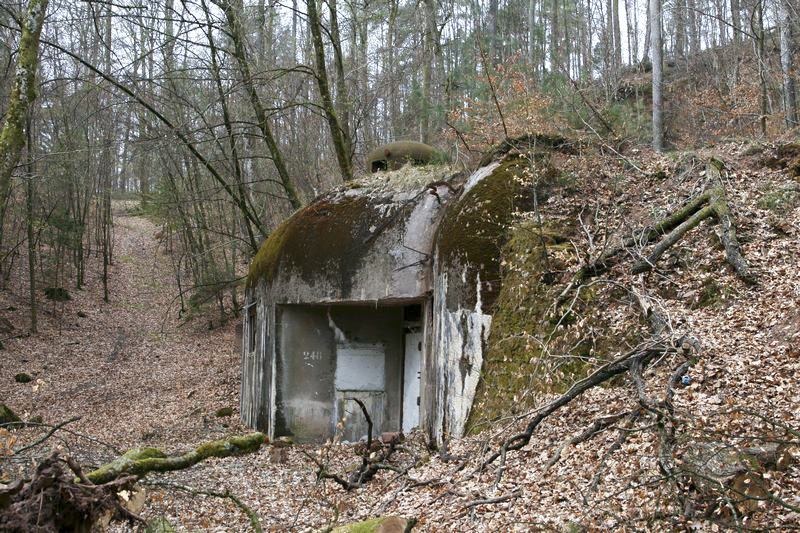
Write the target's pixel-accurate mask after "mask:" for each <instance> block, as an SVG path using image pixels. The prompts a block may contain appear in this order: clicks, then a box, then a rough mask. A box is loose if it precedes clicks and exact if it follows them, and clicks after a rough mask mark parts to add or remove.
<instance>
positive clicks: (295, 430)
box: [275, 303, 424, 441]
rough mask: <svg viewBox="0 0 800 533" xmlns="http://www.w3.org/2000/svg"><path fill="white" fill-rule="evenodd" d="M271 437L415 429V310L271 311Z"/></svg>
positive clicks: (418, 320)
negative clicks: (273, 333) (273, 355)
mask: <svg viewBox="0 0 800 533" xmlns="http://www.w3.org/2000/svg"><path fill="white" fill-rule="evenodd" d="M276 319H277V324H276V325H277V333H278V335H277V338H276V346H275V348H276V350H275V352H276V394H275V411H276V413H275V415H276V416H275V420H276V425H275V434H276V435H291V436H293V437H294V438H296V439H298V440H317V439H324V438H330V437H332V436H334V435H337V436H341V438H342V440H345V441H357V440H361V439H364V438H366V436H367V432H368V424H367V422H366V419H365V417H364V415H363V413H362V411H361V408H360V407H359V405H358V403H357V402H355V401H354V400H353V399H356V398H357V399H359V400H361V401H362V402H363V403H364V405H365V407H366V408H367V410H368V412H369V415H370V418H371V419H372V423H373V429H372V432H373V436H375V437H377V436H379V435H380V433H382V432H386V431H399V430H401V429H402V430H403V431H409V430H411V429H413V428H414V427H416V426H417V425H419V395H420V380H421V368H422V359H423V347H424V342H423V332H422V306H421V305H420V304H418V303H412V304H409V305H396V306H395V305H393V306H378V307H375V306H361V305H342V304H340V305H324V306H323V305H281V306H278V308H277V313H276Z"/></svg>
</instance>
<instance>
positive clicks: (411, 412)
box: [403, 333, 422, 432]
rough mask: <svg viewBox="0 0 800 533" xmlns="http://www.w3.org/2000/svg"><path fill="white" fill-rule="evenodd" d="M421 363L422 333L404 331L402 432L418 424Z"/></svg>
mask: <svg viewBox="0 0 800 533" xmlns="http://www.w3.org/2000/svg"><path fill="white" fill-rule="evenodd" d="M421 365H422V333H406V353H405V368H404V370H403V432H408V431H411V430H412V429H414V428H415V427H417V426H418V425H419V384H420V372H421Z"/></svg>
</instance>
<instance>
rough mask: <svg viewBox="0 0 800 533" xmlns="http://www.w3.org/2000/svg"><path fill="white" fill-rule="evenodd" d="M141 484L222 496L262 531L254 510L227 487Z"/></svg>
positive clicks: (153, 482)
mask: <svg viewBox="0 0 800 533" xmlns="http://www.w3.org/2000/svg"><path fill="white" fill-rule="evenodd" d="M143 484H144V485H147V486H149V487H158V488H162V489H171V490H180V491H183V492H186V493H189V494H191V495H192V496H211V497H213V498H222V499H227V500H231V501H232V502H233V503H234V504H235V505H236V507H238V508H239V509H240V510H241V511H242V512H243V513H244V514H245V515H246V516H247V519H248V520H249V521H250V526H251V527H252V528H253V531H255V532H256V533H261V532H262V531H263V529H262V527H261V519H260V518H259V517H258V514H257V513H256V512H255V511H253V510H252V509H251V508H250V507H249V506H247V505H246V504H245V503H244V502H243V501H242V500H241V499H240V498H239V497H238V496H236V495H235V494H233V493H232V492H231V491H229V490H228V489H225V490H224V491H218V490H210V489H198V488H195V487H190V486H189V485H182V484H180V483H171V482H168V481H144V482H143Z"/></svg>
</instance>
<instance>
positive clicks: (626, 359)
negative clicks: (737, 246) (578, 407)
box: [473, 340, 677, 473]
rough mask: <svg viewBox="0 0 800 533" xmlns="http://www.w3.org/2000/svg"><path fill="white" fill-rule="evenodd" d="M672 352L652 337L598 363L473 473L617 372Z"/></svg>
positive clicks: (522, 442)
mask: <svg viewBox="0 0 800 533" xmlns="http://www.w3.org/2000/svg"><path fill="white" fill-rule="evenodd" d="M674 352H677V348H676V346H673V345H671V344H667V343H666V342H664V341H663V340H655V341H653V342H651V343H648V344H646V345H644V346H641V347H637V348H636V349H634V350H632V351H630V352H628V353H626V354H625V355H623V356H621V357H619V358H617V359H615V360H614V361H611V362H609V363H606V364H605V365H603V366H601V367H600V368H598V369H597V370H595V371H594V372H592V373H591V374H590V375H588V376H587V377H585V378H583V379H582V380H580V381H578V382H577V383H575V384H574V385H572V387H570V389H569V390H568V391H567V392H565V393H564V394H562V395H561V396H559V397H558V398H557V399H555V400H553V401H552V402H551V403H550V404H548V405H547V406H545V407H544V408H543V409H542V410H541V411H540V412H539V414H537V415H536V416H535V417H533V419H531V421H530V422H528V425H527V427H526V428H525V431H523V432H522V433H518V434H516V435H513V436H511V437H509V438H508V439H506V440H505V442H503V444H502V445H501V447H500V450H497V451H494V452H493V453H492V454H491V455H489V457H488V458H487V459H486V460H485V461H484V462H483V463H481V465H480V466H479V467H478V468H477V469H476V470H475V472H473V473H477V472H480V471H482V470H483V469H484V468H486V467H487V466H489V465H490V464H492V463H493V462H494V461H496V460H497V458H498V457H500V456H501V455H505V453H506V452H508V451H512V450H519V449H520V448H522V447H523V446H525V445H526V444H528V443H529V442H530V440H531V437H532V436H533V433H534V432H535V431H536V428H537V427H539V424H541V423H542V422H543V421H544V420H545V419H546V418H547V417H548V416H550V415H551V414H553V413H555V412H556V411H558V410H559V409H560V408H562V407H564V406H565V405H567V404H568V403H570V402H571V401H572V400H574V399H575V398H577V397H578V396H580V395H581V394H583V393H584V392H586V391H587V390H589V389H591V388H592V387H595V386H596V385H599V384H601V383H603V382H605V381H608V380H609V379H611V378H613V377H614V376H618V375H619V374H622V373H624V372H627V371H628V370H629V369H630V368H631V366H632V365H634V364H637V365H641V366H642V367H644V366H646V365H647V364H648V363H649V362H650V361H652V360H653V359H654V358H655V357H657V356H661V355H664V354H667V353H674Z"/></svg>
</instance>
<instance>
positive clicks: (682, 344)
mask: <svg viewBox="0 0 800 533" xmlns="http://www.w3.org/2000/svg"><path fill="white" fill-rule="evenodd" d="M798 155H800V151H797V152H794V151H792V150H791V149H786V148H783V149H777V148H776V147H773V146H768V145H757V144H752V143H744V142H743V143H729V144H726V145H719V146H714V147H710V148H707V149H704V150H701V151H698V152H697V153H694V154H674V155H670V156H658V155H655V154H652V153H649V152H648V151H640V150H635V149H632V150H629V151H628V152H626V153H624V154H618V153H615V152H614V151H611V150H609V149H608V147H604V146H602V145H600V146H598V145H594V144H584V145H581V148H580V150H579V151H578V152H577V153H576V155H574V156H570V157H566V156H563V155H560V154H554V155H553V156H552V157H551V158H549V159H547V160H546V161H545V160H543V161H537V162H536V164H537V165H539V166H538V167H537V168H536V171H535V172H533V173H531V174H530V176H529V178H530V179H531V180H534V181H535V180H536V179H538V178H537V176H540V175H542V173H541V172H540V171H542V172H544V173H545V174H547V175H548V176H550V177H551V178H552V179H551V182H552V186H551V187H550V188H549V189H548V195H547V196H546V197H542V198H541V203H538V204H537V205H536V206H535V209H534V208H529V210H528V211H527V213H522V214H520V217H519V218H518V220H517V221H516V223H515V225H514V228H513V229H512V233H511V240H510V241H509V244H508V245H507V246H506V247H505V248H504V260H503V264H502V268H503V277H504V278H503V279H504V287H503V291H504V294H503V296H502V297H501V298H500V300H499V303H498V305H500V306H502V307H501V308H498V309H497V310H496V312H497V316H498V317H505V318H502V319H498V321H497V322H496V325H497V327H496V328H495V332H494V333H493V338H492V339H491V341H490V342H491V343H492V346H491V349H492V350H493V353H494V354H495V355H494V357H495V360H494V363H493V367H492V368H494V369H497V368H500V369H504V370H502V371H497V372H494V373H492V372H491V371H488V370H487V372H486V375H485V377H484V380H485V384H486V389H487V390H490V391H492V394H484V396H483V400H481V403H480V404H479V406H478V408H477V409H476V411H475V413H474V416H473V420H472V422H473V424H474V427H475V433H474V434H472V435H470V436H468V437H466V438H463V439H453V440H451V441H450V442H449V443H448V447H447V449H446V450H438V451H430V450H428V449H427V448H426V446H425V443H424V442H422V440H423V439H422V437H421V436H419V435H415V436H411V438H409V439H408V440H407V441H406V442H405V443H404V444H403V447H402V449H401V450H400V451H399V452H398V453H397V454H396V455H395V459H394V463H393V466H394V467H395V468H396V471H390V470H387V471H383V472H381V473H379V474H378V475H377V476H376V478H375V479H374V480H372V481H371V482H369V483H367V484H366V485H365V486H364V487H363V488H361V489H357V490H354V491H351V492H345V491H344V490H342V489H341V488H340V487H339V486H338V485H337V484H336V483H334V482H332V481H327V480H326V481H319V480H318V479H317V475H316V474H317V471H318V465H317V462H319V463H321V464H324V465H325V466H326V468H327V470H328V471H330V472H336V473H344V472H346V471H348V470H349V469H352V468H354V467H355V466H357V464H358V463H359V462H360V459H359V458H358V457H357V456H356V451H357V449H354V447H353V446H349V445H339V444H328V445H325V446H316V447H315V446H312V445H302V446H300V445H297V446H293V447H291V448H289V449H288V451H287V452H285V453H278V452H276V451H275V449H273V448H269V447H266V448H264V449H262V450H261V451H260V452H258V453H256V454H253V455H247V456H243V457H234V458H226V459H212V460H210V461H208V462H206V463H202V464H200V465H197V466H196V467H194V468H192V469H190V470H187V471H183V472H178V473H173V474H169V475H164V476H163V477H161V478H160V479H162V480H164V481H169V482H178V483H181V484H187V485H192V486H195V487H205V488H209V489H213V490H216V491H225V490H229V491H230V492H232V493H234V494H236V495H238V496H239V498H241V500H242V501H243V502H244V503H245V504H246V505H248V506H249V507H250V508H251V509H253V510H254V511H255V512H256V513H257V514H258V516H259V518H260V519H261V521H262V524H263V526H264V528H265V529H266V530H268V531H314V530H318V529H320V528H323V527H325V526H327V525H331V524H333V523H340V524H341V523H346V522H350V521H354V520H361V519H366V518H371V517H374V516H378V515H387V514H397V515H402V516H406V517H415V518H417V519H418V521H419V522H418V526H417V527H418V529H416V530H419V531H515V530H519V531H540V530H541V531H582V530H609V531H619V530H647V531H664V530H669V529H688V530H697V531H717V530H720V529H722V530H724V529H728V528H736V527H740V528H756V529H765V528H772V529H773V530H788V529H791V528H795V527H796V524H797V523H798V521H800V514H799V513H800V465H799V464H798V460H800V448H798V445H799V444H800V433H798V431H800V399H799V398H798V397H797V396H796V395H795V393H794V391H795V390H796V387H797V384H798V382H800V359H799V358H798V356H799V355H800V307H798V301H799V300H800V272H798V269H797V263H798V257H799V256H800V185H799V184H798V181H797V172H796V169H797V161H796V158H797V156H798ZM712 157H716V158H719V159H721V160H722V161H724V162H725V165H726V170H725V171H723V173H722V179H723V183H724V186H725V192H726V196H727V199H728V201H729V205H730V207H731V210H732V214H733V218H734V220H735V222H736V230H737V233H738V238H739V242H740V244H741V247H742V253H743V256H744V258H745V259H746V260H747V262H748V264H749V266H750V268H751V270H752V271H753V273H754V275H755V279H756V282H755V283H754V284H748V283H745V282H744V281H743V280H742V279H740V278H739V277H737V276H736V274H735V273H734V272H733V271H732V270H731V268H730V266H729V264H728V263H727V261H726V252H725V249H724V247H722V246H721V245H720V236H721V234H722V230H721V225H720V224H714V223H713V221H711V220H706V221H704V222H702V223H700V224H699V225H698V226H697V227H696V228H694V229H692V230H691V231H689V232H688V233H687V234H686V235H685V236H684V238H683V239H681V240H680V241H678V242H677V243H676V244H675V245H673V246H672V247H671V248H669V249H668V251H667V252H666V253H665V255H664V256H663V257H661V258H660V260H659V261H657V262H656V269H655V270H654V271H652V272H648V273H643V274H632V273H631V266H632V265H633V264H635V263H636V262H637V261H638V260H640V259H641V257H642V254H643V253H644V254H646V253H649V251H650V250H651V248H652V245H649V246H636V245H634V246H630V247H628V248H626V249H625V250H624V253H621V254H620V255H619V256H618V260H617V261H615V262H614V264H612V265H610V266H611V268H610V270H609V271H608V272H603V273H602V274H599V275H596V276H593V277H591V278H588V279H586V280H584V281H583V283H582V285H584V286H585V288H584V289H581V290H578V291H577V292H576V293H570V294H573V295H574V297H571V298H569V299H566V300H565V301H563V302H560V303H559V305H556V306H554V305H553V301H554V299H555V298H557V297H558V295H559V294H561V293H563V292H564V288H565V287H567V285H568V284H569V282H570V280H571V279H573V278H572V276H573V274H574V273H575V272H576V271H578V270H579V269H580V268H581V267H582V266H583V265H585V264H586V263H587V262H592V261H594V260H596V259H597V258H598V257H600V256H601V255H602V254H603V253H604V252H605V251H607V250H608V249H610V248H612V247H613V246H614V243H615V242H617V241H618V240H619V239H620V237H621V236H625V235H634V236H636V235H641V232H637V231H636V230H637V229H641V228H644V227H646V226H648V225H650V224H653V223H655V222H657V221H658V220H661V219H662V218H663V217H664V216H665V215H667V214H668V213H670V212H674V211H675V210H676V209H678V208H680V207H681V206H682V205H684V204H685V203H686V202H687V200H690V199H691V198H693V197H696V196H697V195H698V194H700V193H701V192H702V191H703V190H705V188H706V187H707V185H708V182H709V179H710V177H709V175H708V173H707V172H706V170H705V163H706V161H708V160H709V159H710V158H712ZM120 223H121V225H120V227H119V230H118V232H117V238H118V250H119V252H118V254H119V255H118V257H119V260H118V262H117V264H116V265H115V271H114V272H115V274H114V276H115V278H114V279H115V280H116V285H115V286H117V287H119V290H120V291H123V292H120V293H118V294H116V295H115V296H116V298H115V301H116V302H118V303H117V304H115V305H116V307H114V308H108V307H103V306H102V304H100V298H99V294H97V293H98V292H99V291H96V290H92V289H89V290H87V291H84V293H79V294H77V295H75V296H76V297H75V300H74V301H72V302H69V303H67V304H66V305H65V308H64V310H63V314H62V315H60V316H61V317H62V318H61V319H60V320H56V319H55V318H53V319H51V320H48V321H46V326H45V328H44V329H45V331H44V332H43V333H42V334H40V335H38V336H36V337H30V338H20V339H15V340H13V341H10V342H8V343H7V350H6V352H5V354H6V355H5V356H4V358H3V374H4V375H5V376H6V378H5V379H4V380H3V381H2V383H0V398H3V399H4V400H5V401H6V403H8V404H9V405H10V406H11V407H13V408H15V409H16V410H17V411H18V412H20V414H25V415H27V417H30V416H31V415H35V414H41V415H42V416H44V417H45V420H46V421H47V422H53V423H55V422H58V421H61V420H64V419H66V418H68V417H70V416H73V415H84V418H83V419H82V420H81V421H80V422H79V423H78V424H76V425H75V426H74V429H76V430H79V431H80V433H83V434H87V435H92V436H94V437H99V438H100V439H102V440H103V441H106V442H108V443H110V444H113V445H114V446H115V447H117V448H120V449H124V448H127V447H131V446H143V445H148V446H149V445H153V444H155V445H158V446H163V447H166V448H168V449H170V450H182V449H187V448H189V447H190V445H192V444H194V443H196V442H199V441H202V440H205V439H207V438H210V437H212V436H216V435H218V434H223V433H227V432H229V431H236V430H242V429H243V428H238V427H236V424H235V423H232V421H231V420H230V419H217V418H216V417H214V416H213V411H214V410H215V409H216V408H217V407H221V406H232V405H233V404H234V403H235V397H236V395H237V394H238V369H239V366H238V365H239V363H238V356H237V355H236V354H235V353H234V351H233V336H232V327H231V326H229V327H228V328H226V329H221V330H214V331H211V332H207V331H202V330H201V329H200V328H197V329H194V330H193V329H192V327H194V326H192V325H191V324H189V325H186V326H184V327H183V328H179V323H178V322H177V321H174V317H172V315H170V314H169V313H166V312H165V308H167V307H168V305H169V301H168V300H169V297H168V296H169V294H171V290H172V289H173V288H172V287H171V286H170V285H168V284H169V283H171V282H170V281H169V279H168V276H164V275H163V273H164V272H165V267H164V265H163V264H162V263H161V261H163V260H164V258H163V257H161V256H159V252H157V251H156V250H155V243H154V242H153V240H152V234H153V233H154V230H155V228H154V227H153V226H152V225H150V223H149V222H147V221H146V220H142V219H140V218H121V219H120ZM545 229H546V230H547V231H545ZM542 246H545V247H546V248H545V249H546V250H547V255H546V256H543V255H542V254H541V252H542V248H541V247H542ZM537 253H538V255H537ZM125 257H128V258H129V259H123V258H125ZM159 265H161V266H159ZM125 287H127V288H125ZM128 293H129V294H131V297H130V299H129V300H126V299H125V298H124V297H123V296H124V294H128ZM13 294H14V293H11V295H9V294H8V293H5V294H4V295H3V297H4V298H6V299H9V298H12V297H13ZM16 294H25V293H24V291H23V288H20V290H19V291H18V292H17V293H16ZM126 301H127V302H128V303H123V302H126ZM23 305H24V304H23V303H22V302H21V299H20V300H19V301H18V300H7V302H6V303H4V305H3V308H4V309H6V308H7V307H8V306H14V307H16V308H17V310H16V311H14V313H15V314H14V316H15V317H17V318H15V320H17V321H18V322H22V321H23V320H22V319H20V318H19V317H21V316H23V311H24V308H23V307H22V306H23ZM648 306H649V308H650V309H651V310H652V311H651V313H652V312H655V313H657V314H658V315H660V316H661V317H662V318H663V319H664V321H665V325H666V327H665V328H664V329H661V330H660V336H659V339H660V342H661V344H660V345H659V346H661V347H662V348H665V349H664V350H663V351H662V352H661V353H659V354H658V355H657V356H656V357H653V358H652V360H651V361H650V364H649V365H648V366H647V367H646V368H644V369H643V371H642V373H641V377H642V379H641V381H640V382H638V383H637V382H636V381H635V380H632V379H631V375H632V374H631V372H630V371H625V372H622V373H620V375H619V376H617V377H615V378H613V379H610V380H608V381H607V382H605V383H604V384H602V385H600V386H595V387H591V388H589V389H588V390H587V391H586V392H585V393H583V394H582V395H578V396H576V397H575V399H573V400H572V401H570V402H569V403H567V404H566V405H565V406H564V407H561V408H560V409H558V410H557V411H555V412H554V413H553V414H552V415H550V416H548V417H546V418H544V419H543V421H542V422H541V424H540V425H538V426H537V427H536V428H535V431H534V432H533V433H532V435H531V439H530V442H529V443H527V444H526V445H524V446H523V447H522V448H521V449H519V450H516V451H508V453H506V454H504V455H503V456H500V457H498V458H497V459H496V460H495V461H493V462H492V463H491V464H488V465H486V467H485V468H483V469H482V470H481V471H478V470H477V469H478V467H479V466H480V465H481V464H483V463H484V462H485V461H486V459H487V458H488V457H491V455H492V454H493V453H494V452H497V451H498V450H501V446H502V443H503V442H505V441H506V439H507V438H508V437H510V436H512V435H514V434H518V433H519V432H520V431H522V430H523V429H524V428H525V426H526V425H527V424H528V423H529V422H530V421H531V420H532V419H533V418H534V417H535V416H536V414H538V413H541V412H542V411H543V409H544V408H546V406H548V405H550V403H551V402H552V401H554V400H555V399H557V398H559V397H560V395H561V394H562V393H563V392H564V391H567V390H568V389H569V387H570V386H571V385H572V384H574V383H575V382H577V381H578V380H580V379H581V378H582V377H584V376H586V375H591V373H592V372H594V371H596V370H598V369H601V370H602V369H603V368H607V367H604V365H605V364H606V363H607V362H609V361H613V360H617V359H619V358H620V357H623V356H625V354H628V353H637V352H636V350H637V348H641V347H642V346H643V343H651V344H648V346H652V345H654V344H652V343H653V342H654V338H653V334H652V329H651V326H650V324H649V323H648V322H649V321H648V320H647V317H646V316H645V315H644V314H643V311H642V309H643V308H647V307H648ZM95 309H96V310H95ZM78 310H87V311H86V313H88V314H90V322H89V324H90V325H85V324H84V323H82V322H80V319H78V318H74V319H73V318H64V317H71V316H74V313H76V312H77V311H78ZM112 311H113V314H112ZM6 312H7V313H8V312H9V311H6ZM105 315H112V316H108V317H106V316H105ZM173 315H174V310H173ZM542 316H545V317H547V319H548V321H542V320H535V318H536V317H542ZM651 316H652V315H651ZM164 317H172V318H169V319H168V320H165V318H164ZM83 320H86V319H83ZM22 328H23V326H22V324H21V323H18V324H17V329H18V330H19V329H22ZM123 338H126V339H131V340H126V341H119V342H118V344H120V345H121V347H122V349H121V350H115V348H114V346H115V342H116V341H115V340H116V339H123ZM74 343H78V344H74ZM115 351H117V352H118V355H117V356H116V357H114V358H112V357H111V355H112V354H113V353H114V352H115ZM20 371H27V372H29V373H32V374H34V377H35V378H36V379H35V380H34V381H33V382H32V383H30V384H27V385H21V384H16V383H14V382H13V380H12V379H11V377H10V376H12V375H13V374H14V373H17V372H20ZM673 375H674V377H676V378H677V379H676V380H672V379H671V376H673ZM492 380H494V381H492ZM668 383H672V384H673V385H674V387H672V392H669V393H668V392H667V384H668ZM665 400H667V402H666V403H665ZM234 418H235V416H234ZM225 420H227V421H226V422H225V423H226V424H228V425H229V426H230V427H228V428H225V427H223V426H222V423H221V422H222V421H225ZM16 433H17V435H16V436H17V438H19V439H20V441H24V442H30V441H32V440H34V439H35V438H36V436H37V435H39V434H41V432H40V431H39V430H35V429H25V430H21V431H18V432H16ZM44 446H45V447H48V446H49V447H56V446H60V447H62V448H63V449H65V450H66V451H67V452H68V453H70V454H73V455H75V456H77V457H78V458H80V460H81V461H83V462H94V463H97V462H99V461H101V460H107V459H108V458H109V457H110V456H113V453H112V452H110V451H108V450H105V449H104V448H103V447H102V446H99V445H98V444H97V443H96V442H94V441H88V440H86V439H83V438H78V437H75V436H70V435H63V436H62V437H60V438H56V439H51V440H50V441H48V442H47V443H46V444H45V445H44ZM42 451H43V450H42ZM2 464H3V469H4V470H3V477H4V479H8V478H10V477H13V476H14V475H16V474H18V473H19V469H23V468H24V467H26V464H25V463H23V461H22V458H19V459H18V460H16V461H6V462H4V463H2ZM715 477H716V479H715ZM148 490H149V496H148V500H147V503H146V506H145V509H144V511H143V515H144V516H146V517H150V516H156V515H164V516H166V517H167V518H168V519H169V520H171V521H172V522H173V524H175V525H177V526H178V527H179V529H182V530H198V529H199V530H203V531H246V530H248V527H249V522H248V519H247V517H246V516H245V515H244V514H242V513H241V512H240V511H239V510H238V509H237V508H236V507H235V506H234V505H233V504H232V503H231V502H229V501H227V500H219V499H216V498H207V497H200V496H198V497H190V496H188V495H186V494H185V493H184V492H180V491H176V490H174V489H168V488H155V487H154V488H151V489H148ZM114 527H115V528H116V529H117V530H130V526H127V525H124V524H118V525H116V526H114Z"/></svg>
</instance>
